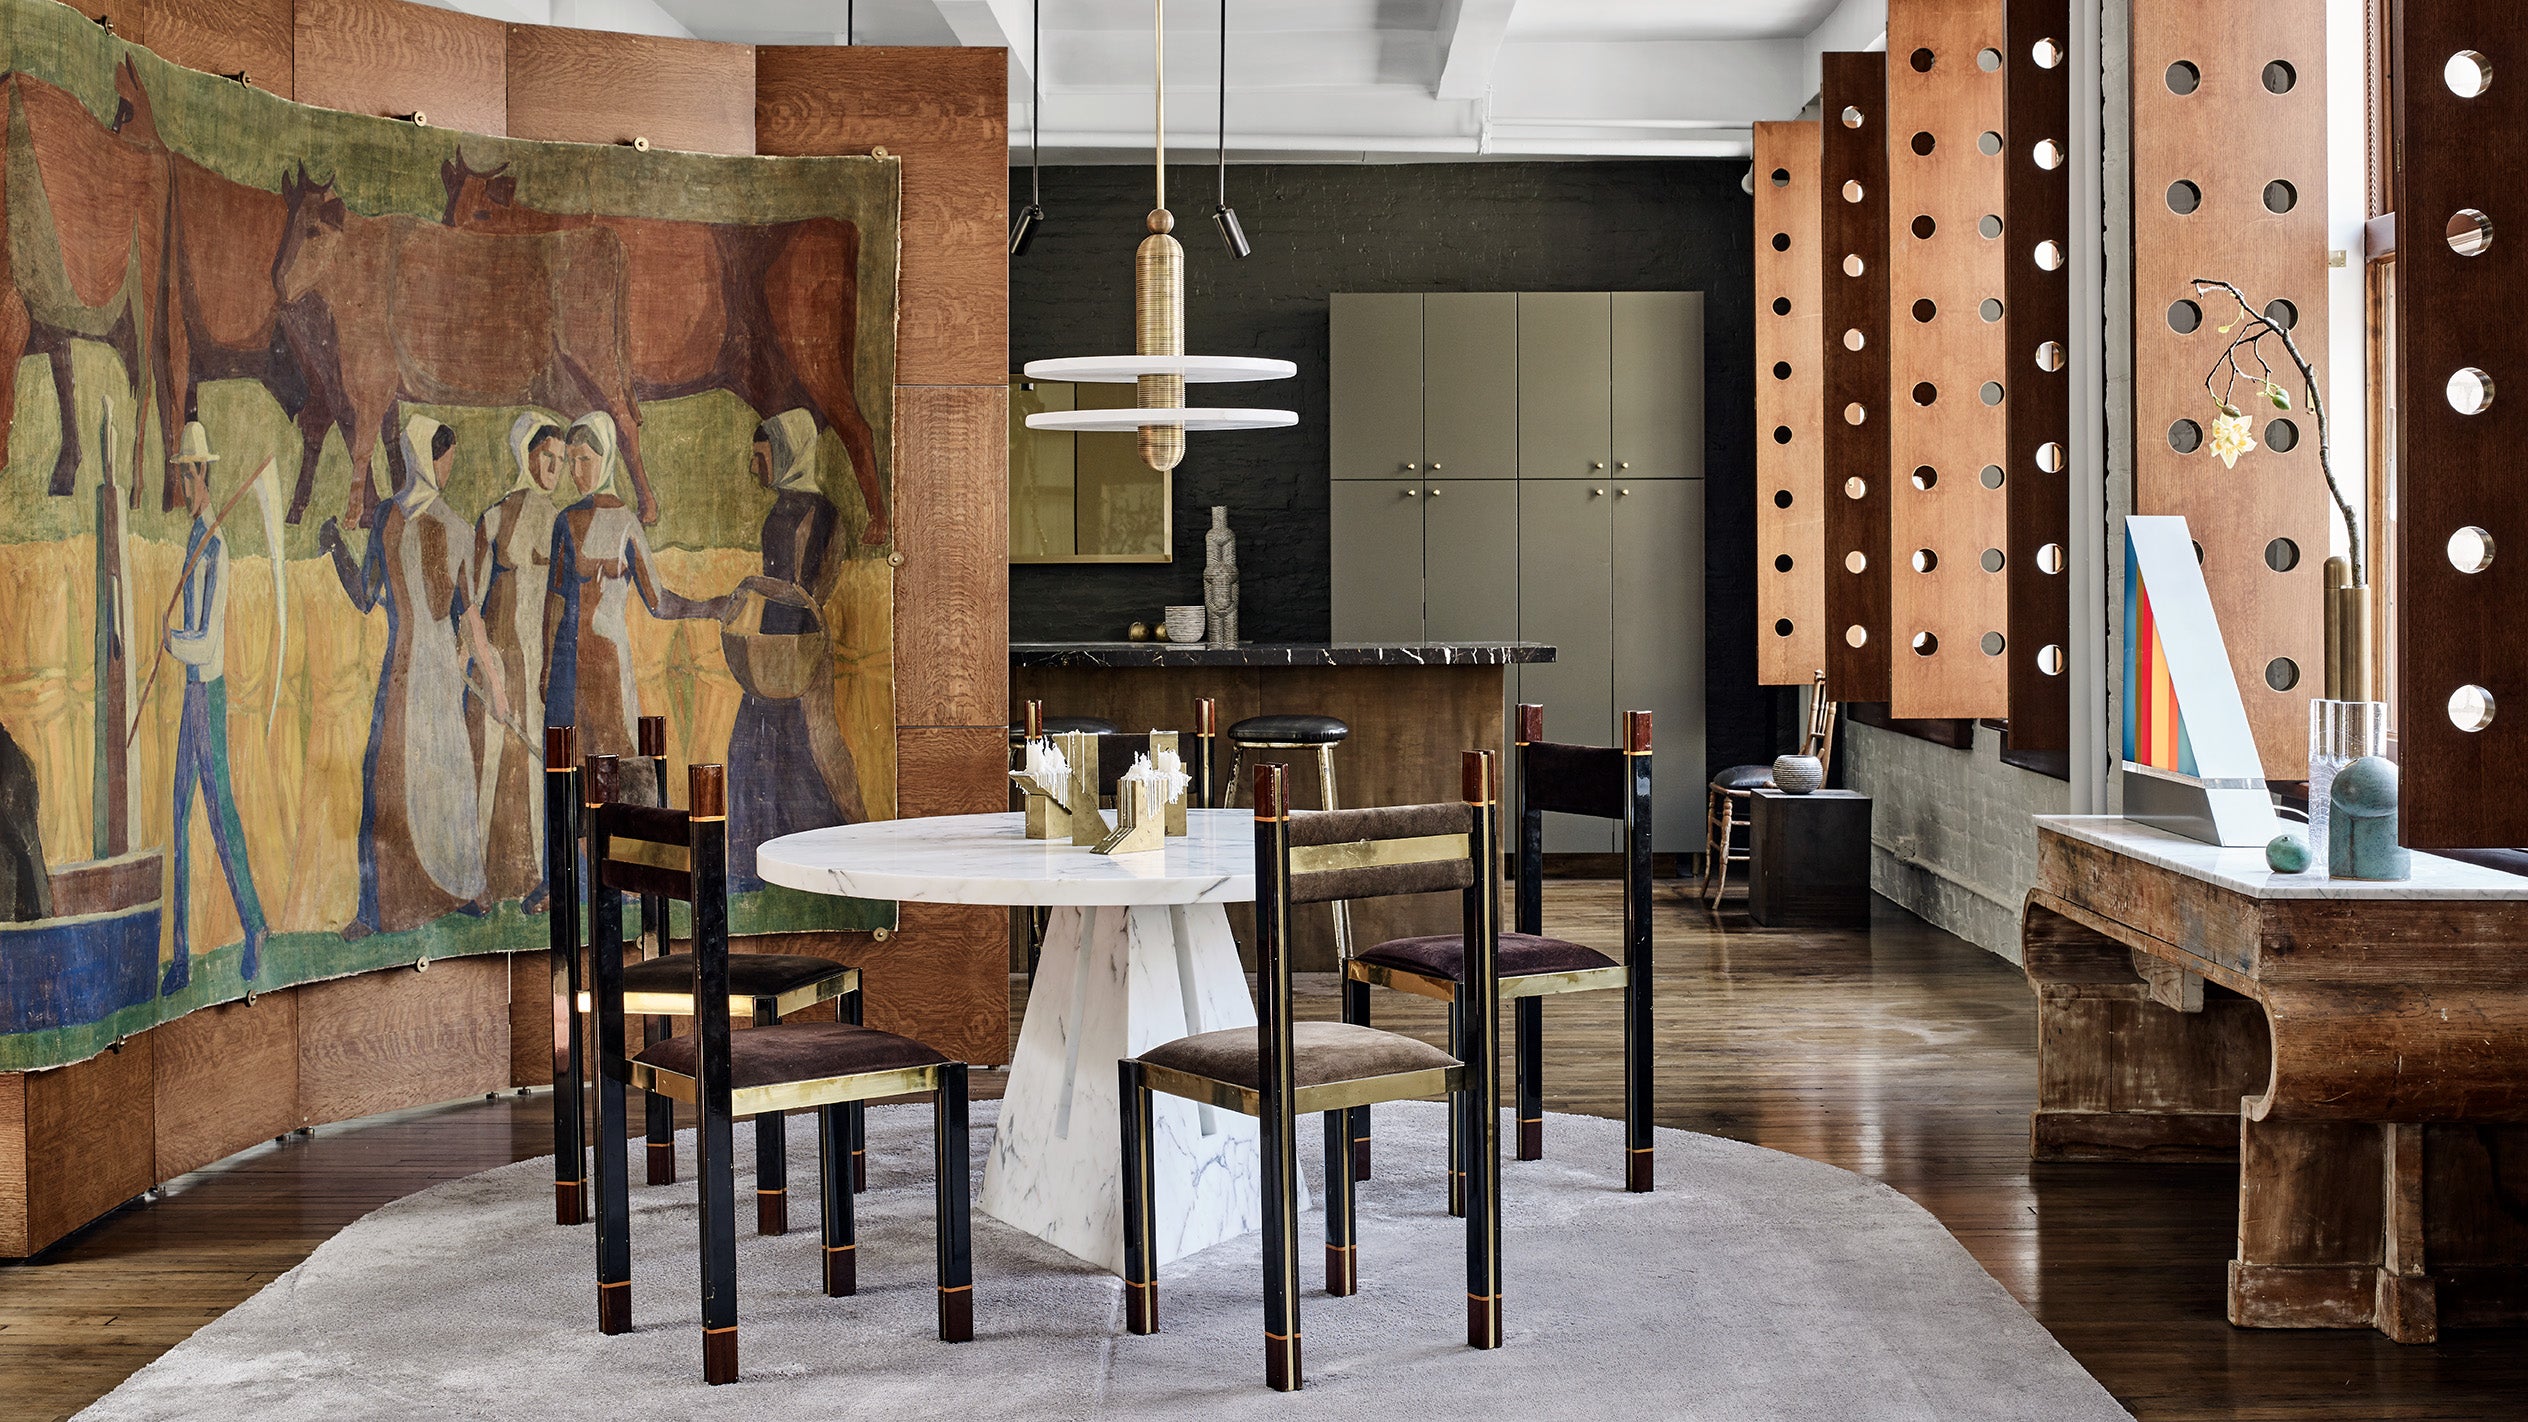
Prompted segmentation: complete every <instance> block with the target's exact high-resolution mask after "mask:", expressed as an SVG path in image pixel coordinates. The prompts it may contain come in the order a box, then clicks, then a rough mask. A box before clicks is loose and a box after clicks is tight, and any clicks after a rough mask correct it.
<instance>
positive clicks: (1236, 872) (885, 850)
mask: <svg viewBox="0 0 2528 1422" xmlns="http://www.w3.org/2000/svg"><path fill="white" fill-rule="evenodd" d="M1025 823H1026V817H1025V816H1023V815H1020V814H1017V813H1016V812H1008V813H1003V814H997V815H943V816H938V817H935V818H931V819H915V820H880V821H877V822H875V823H871V824H862V825H836V826H834V827H833V828H830V829H817V830H806V831H803V832H801V833H799V834H786V835H783V836H781V837H780V838H779V839H773V840H767V841H765V842H764V844H763V846H762V847H761V848H759V849H757V850H756V851H755V872H756V873H758V874H760V875H762V876H763V878H764V880H765V881H766V882H767V883H773V884H780V885H782V886H783V887H785V888H792V889H799V890H803V891H805V892H807V893H811V894H839V895H843V896H845V897H848V898H859V899H899V900H906V899H909V900H911V901H913V902H915V903H928V904H1012V905H1033V906H1038V907H1046V908H1050V907H1055V906H1058V905H1064V904H1069V905H1075V906H1085V905H1117V906H1122V905H1134V904H1234V903H1247V902H1250V901H1252V900H1253V899H1254V898H1255V812H1254V811H1253V810H1188V811H1187V812H1186V828H1187V830H1188V831H1189V833H1187V834H1186V835H1184V836H1182V837H1180V838H1174V839H1170V840H1168V841H1167V847H1166V848H1165V849H1162V850H1159V851H1157V852H1155V853H1149V854H1111V855H1110V854H1099V853H1096V852H1094V851H1092V850H1091V849H1089V848H1088V847H1087V846H1085V845H1074V844H1072V843H1070V842H1069V841H1068V840H1043V839H1029V838H1027V837H1026V831H1025Z"/></svg>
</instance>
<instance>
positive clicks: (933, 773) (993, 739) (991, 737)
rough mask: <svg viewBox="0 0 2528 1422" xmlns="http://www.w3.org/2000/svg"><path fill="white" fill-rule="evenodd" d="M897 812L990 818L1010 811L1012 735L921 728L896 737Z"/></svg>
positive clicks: (999, 730)
mask: <svg viewBox="0 0 2528 1422" xmlns="http://www.w3.org/2000/svg"><path fill="white" fill-rule="evenodd" d="M895 756H896V797H897V813H899V814H900V815H902V816H903V817H904V818H906V819H908V820H909V819H916V818H919V817H921V816H924V815H975V814H988V813H991V812H993V811H997V810H1005V809H1007V808H1009V731H1008V729H1007V728H1005V727H1002V726H922V727H915V728H911V729H907V730H904V731H900V732H898V733H897V735H896V743H895Z"/></svg>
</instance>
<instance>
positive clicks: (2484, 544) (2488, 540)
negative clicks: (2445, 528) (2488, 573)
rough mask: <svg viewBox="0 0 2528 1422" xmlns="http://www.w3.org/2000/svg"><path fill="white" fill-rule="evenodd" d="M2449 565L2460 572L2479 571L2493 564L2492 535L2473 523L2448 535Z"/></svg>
mask: <svg viewBox="0 0 2528 1422" xmlns="http://www.w3.org/2000/svg"><path fill="white" fill-rule="evenodd" d="M2449 566H2450V567H2452V568H2455V569H2457V570H2458V571H2459V572H2461V573H2481V572H2483V571H2484V570H2485V569H2487V568H2489V567H2492V566H2493V535H2491V534H2489V533H2487V532H2485V531H2484V530H2483V529H2480V528H2477V527H2476V526H2475V525H2473V524H2468V525H2467V526H2466V527H2464V528H2462V529H2459V530H2458V531H2457V532H2455V533H2453V534H2450V535H2449Z"/></svg>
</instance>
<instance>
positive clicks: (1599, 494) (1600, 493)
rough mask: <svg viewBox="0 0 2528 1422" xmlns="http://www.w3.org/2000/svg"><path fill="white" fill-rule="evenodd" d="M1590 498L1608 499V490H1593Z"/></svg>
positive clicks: (1590, 492)
mask: <svg viewBox="0 0 2528 1422" xmlns="http://www.w3.org/2000/svg"><path fill="white" fill-rule="evenodd" d="M1589 497H1590V498H1593V499H1602V498H1604V497H1606V490H1604V489H1591V490H1590V491H1589Z"/></svg>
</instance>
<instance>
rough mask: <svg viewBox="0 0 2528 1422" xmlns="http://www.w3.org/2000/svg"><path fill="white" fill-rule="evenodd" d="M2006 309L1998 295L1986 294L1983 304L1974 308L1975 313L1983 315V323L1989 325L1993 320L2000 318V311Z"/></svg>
mask: <svg viewBox="0 0 2528 1422" xmlns="http://www.w3.org/2000/svg"><path fill="white" fill-rule="evenodd" d="M2007 309H2008V308H2006V307H2004V306H2003V305H2002V304H2001V298H2000V297H1997V296H1987V297H1985V298H1984V304H1983V305H1981V306H1978V307H1976V308H1975V314H1976V315H1978V316H1981V317H1983V318H1984V324H1985V325H1987V326H1989V325H1991V324H1992V323H1993V322H1995V321H1998V320H2000V319H2001V317H2002V313H2003V312H2004V311H2005V310H2007Z"/></svg>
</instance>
